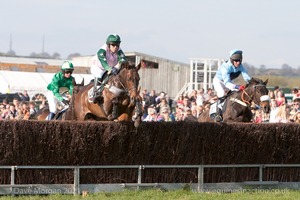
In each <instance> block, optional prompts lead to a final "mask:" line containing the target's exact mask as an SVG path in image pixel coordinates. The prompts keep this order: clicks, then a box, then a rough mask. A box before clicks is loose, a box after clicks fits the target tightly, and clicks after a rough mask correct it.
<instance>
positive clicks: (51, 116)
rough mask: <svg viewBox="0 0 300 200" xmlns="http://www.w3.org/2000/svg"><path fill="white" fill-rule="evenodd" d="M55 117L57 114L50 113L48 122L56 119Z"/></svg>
mask: <svg viewBox="0 0 300 200" xmlns="http://www.w3.org/2000/svg"><path fill="white" fill-rule="evenodd" d="M54 116H55V113H53V112H50V113H49V115H48V117H47V120H52V119H54Z"/></svg>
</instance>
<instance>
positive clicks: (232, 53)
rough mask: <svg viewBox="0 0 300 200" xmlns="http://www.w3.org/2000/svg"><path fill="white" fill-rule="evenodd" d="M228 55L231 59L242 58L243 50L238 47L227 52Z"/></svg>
mask: <svg viewBox="0 0 300 200" xmlns="http://www.w3.org/2000/svg"><path fill="white" fill-rule="evenodd" d="M229 57H230V59H232V60H242V59H243V51H242V50H239V49H233V50H231V51H230V53H229Z"/></svg>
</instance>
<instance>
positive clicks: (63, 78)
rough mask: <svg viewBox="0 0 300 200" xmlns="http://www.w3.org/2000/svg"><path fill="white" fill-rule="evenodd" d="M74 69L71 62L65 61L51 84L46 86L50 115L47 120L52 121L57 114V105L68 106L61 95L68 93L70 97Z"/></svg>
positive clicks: (67, 102) (67, 101)
mask: <svg viewBox="0 0 300 200" xmlns="http://www.w3.org/2000/svg"><path fill="white" fill-rule="evenodd" d="M73 71H74V67H73V64H72V62H71V61H65V62H64V63H63V64H62V66H61V71H60V72H58V73H56V74H55V75H54V76H53V78H52V81H51V83H49V84H48V86H47V89H48V93H47V100H48V104H49V110H50V113H49V115H48V117H47V120H52V119H53V118H54V116H55V114H56V112H57V105H58V104H60V105H61V106H66V105H69V100H67V99H65V98H63V96H62V93H66V92H68V93H69V94H70V95H72V92H73V89H74V84H73V79H74V77H73V76H72V73H73Z"/></svg>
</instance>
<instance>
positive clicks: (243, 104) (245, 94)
mask: <svg viewBox="0 0 300 200" xmlns="http://www.w3.org/2000/svg"><path fill="white" fill-rule="evenodd" d="M256 87H265V85H262V84H259V85H254V86H253V88H254V92H253V95H249V94H248V93H247V91H246V90H243V91H242V94H241V99H242V101H241V102H239V101H240V100H238V99H234V98H231V100H232V101H234V102H237V103H239V104H241V105H242V106H245V107H247V106H251V102H252V101H254V100H256V102H260V100H259V101H257V98H256V96H255V93H256ZM245 96H246V97H248V99H249V100H247V99H246V97H245ZM253 97H255V99H254V98H253Z"/></svg>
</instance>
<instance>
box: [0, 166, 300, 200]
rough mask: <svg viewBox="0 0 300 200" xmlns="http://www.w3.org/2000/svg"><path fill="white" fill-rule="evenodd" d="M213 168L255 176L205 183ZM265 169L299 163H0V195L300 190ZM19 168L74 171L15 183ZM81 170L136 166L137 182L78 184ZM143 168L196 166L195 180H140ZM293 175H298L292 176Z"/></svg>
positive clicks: (294, 184)
mask: <svg viewBox="0 0 300 200" xmlns="http://www.w3.org/2000/svg"><path fill="white" fill-rule="evenodd" d="M212 168H224V169H225V168H257V170H258V178H257V180H253V181H245V182H241V183H237V182H231V183H204V175H205V173H204V169H212ZM266 168H299V169H300V164H249V165H247V164H237V165H119V166H117V165H95V166H0V170H10V184H0V195H24V194H55V193H61V194H74V195H78V194H81V193H82V192H83V191H85V192H91V193H94V192H103V191H106V192H110V191H122V190H124V188H127V189H137V190H139V189H142V188H160V189H164V190H172V189H179V188H183V187H186V186H187V185H188V186H189V187H190V189H192V190H193V191H195V192H205V191H223V192H226V191H227V192H228V191H242V190H244V189H245V188H249V187H253V186H254V187H258V188H261V187H267V188H281V189H299V188H300V182H279V181H264V180H263V176H264V170H265V169H266ZM18 169H69V170H73V174H74V183H73V184H15V178H16V171H17V170H18ZM81 169H136V172H137V177H136V178H137V182H136V183H120V184H116V183H114V184H107V183H105V184H81V183H80V170H81ZM146 169H197V172H198V173H197V183H143V182H142V175H143V171H144V170H146ZM295 176H298V174H297V175H295Z"/></svg>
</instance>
